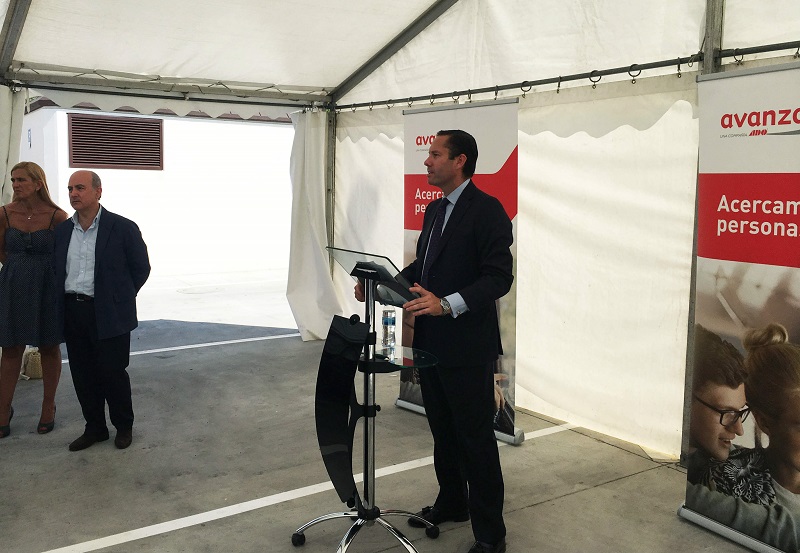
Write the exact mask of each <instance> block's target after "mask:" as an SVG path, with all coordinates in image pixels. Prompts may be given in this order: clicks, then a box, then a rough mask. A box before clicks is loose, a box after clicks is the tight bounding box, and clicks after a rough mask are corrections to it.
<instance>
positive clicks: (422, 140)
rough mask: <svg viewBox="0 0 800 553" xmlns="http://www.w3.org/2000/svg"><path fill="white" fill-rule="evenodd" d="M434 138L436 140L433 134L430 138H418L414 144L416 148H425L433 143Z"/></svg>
mask: <svg viewBox="0 0 800 553" xmlns="http://www.w3.org/2000/svg"><path fill="white" fill-rule="evenodd" d="M434 138H436V135H435V134H432V135H430V136H418V137H417V139H416V140H415V142H416V144H417V146H427V145H428V144H432V143H433V139H434Z"/></svg>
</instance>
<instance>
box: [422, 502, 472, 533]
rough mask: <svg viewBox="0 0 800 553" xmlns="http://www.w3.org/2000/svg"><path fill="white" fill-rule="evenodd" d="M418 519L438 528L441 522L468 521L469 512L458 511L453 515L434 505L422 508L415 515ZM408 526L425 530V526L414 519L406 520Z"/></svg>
mask: <svg viewBox="0 0 800 553" xmlns="http://www.w3.org/2000/svg"><path fill="white" fill-rule="evenodd" d="M417 516H418V517H422V518H424V519H425V520H427V521H428V522H430V523H431V524H433V525H434V526H439V525H440V524H441V523H443V522H448V521H451V520H452V521H453V522H465V521H467V520H469V511H460V512H457V513H453V512H450V511H442V510H441V509H439V507H436V506H435V505H434V506H433V507H423V508H422V510H421V511H420V512H418V513H417ZM408 525H409V526H413V527H414V528H425V527H426V524H425V523H424V522H422V521H420V520H417V519H415V518H409V519H408Z"/></svg>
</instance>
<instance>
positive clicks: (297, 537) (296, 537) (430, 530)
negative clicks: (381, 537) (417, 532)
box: [292, 510, 439, 553]
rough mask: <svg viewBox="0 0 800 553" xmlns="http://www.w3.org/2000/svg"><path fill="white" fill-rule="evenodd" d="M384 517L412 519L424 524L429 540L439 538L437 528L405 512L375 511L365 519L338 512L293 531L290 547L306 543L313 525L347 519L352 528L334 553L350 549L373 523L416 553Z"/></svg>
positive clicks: (363, 515)
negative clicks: (363, 530) (375, 512)
mask: <svg viewBox="0 0 800 553" xmlns="http://www.w3.org/2000/svg"><path fill="white" fill-rule="evenodd" d="M384 516H402V517H406V518H414V519H417V520H419V521H421V522H422V523H424V524H425V535H426V536H428V537H429V538H431V539H436V538H438V537H439V527H438V526H435V525H433V524H431V523H430V522H428V521H427V520H425V519H424V518H422V517H420V516H418V515H416V514H414V513H409V512H407V511H395V510H380V511H377V515H376V516H374V517H370V518H365V517H367V515H365V514H364V513H361V515H359V512H358V511H356V510H352V511H346V512H339V513H328V514H327V515H322V516H321V517H317V518H315V519H314V520H311V521H309V522H306V523H305V524H304V525H302V526H301V527H300V528H298V529H297V530H295V532H294V534H292V545H294V546H295V547H297V546H300V545H303V544H304V543H306V535H305V531H306V530H308V529H309V528H311V527H312V526H314V525H315V524H319V523H320V522H324V521H326V520H333V519H336V518H349V519H350V520H353V521H354V522H353V524H352V526H350V529H349V530H347V532H346V533H345V535H344V537H343V538H342V541H341V542H339V547H338V548H337V549H336V553H346V552H347V548H348V547H350V544H351V543H352V542H353V540H354V539H355V537H356V536H357V535H358V532H359V531H360V530H361V529H362V528H363V527H364V526H372V524H374V523H376V522H377V523H378V524H379V525H380V526H382V527H383V528H385V529H386V531H387V532H389V533H390V534H391V535H392V536H394V537H395V539H396V540H397V541H399V542H400V543H401V544H402V546H403V547H405V549H406V551H408V553H418V552H417V550H416V549H415V548H414V546H413V545H412V544H411V542H410V541H409V540H408V538H406V537H405V536H404V535H403V533H402V532H401V531H400V530H398V529H397V527H396V526H394V525H393V524H391V523H389V522H387V521H385V520H383V517H384Z"/></svg>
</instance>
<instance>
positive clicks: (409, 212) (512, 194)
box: [404, 148, 519, 231]
mask: <svg viewBox="0 0 800 553" xmlns="http://www.w3.org/2000/svg"><path fill="white" fill-rule="evenodd" d="M517 149H518V148H514V151H512V152H511V155H510V156H508V159H507V160H506V162H505V163H504V164H503V166H502V167H501V168H500V170H499V171H498V172H496V173H493V174H491V175H487V174H483V175H481V174H475V175H474V176H473V177H472V178H473V180H474V181H475V185H476V186H477V187H478V188H480V189H481V190H483V191H484V192H486V193H487V194H490V195H492V196H494V197H495V198H497V199H498V200H500V203H501V204H503V207H504V208H505V210H506V213H507V214H508V218H509V219H511V220H513V219H514V217H516V216H517V186H509V185H508V183H509V182H512V183H516V182H517V176H518V173H519V167H518V164H517ZM404 194H405V221H404V223H405V224H404V228H405V229H406V230H418V231H421V230H422V219H423V217H424V216H425V207H426V206H427V205H428V204H429V203H431V202H432V201H433V200H435V199H436V198H440V197H441V196H442V190H441V189H440V188H437V187H436V186H431V185H430V184H428V175H405V191H404Z"/></svg>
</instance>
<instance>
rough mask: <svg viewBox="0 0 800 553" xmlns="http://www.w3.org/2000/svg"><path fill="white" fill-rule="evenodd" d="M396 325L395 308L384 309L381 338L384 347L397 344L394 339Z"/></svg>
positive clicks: (391, 346)
mask: <svg viewBox="0 0 800 553" xmlns="http://www.w3.org/2000/svg"><path fill="white" fill-rule="evenodd" d="M394 325H395V314H394V309H384V310H383V338H382V339H381V345H382V346H383V347H384V348H393V347H394V344H395V340H394Z"/></svg>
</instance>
